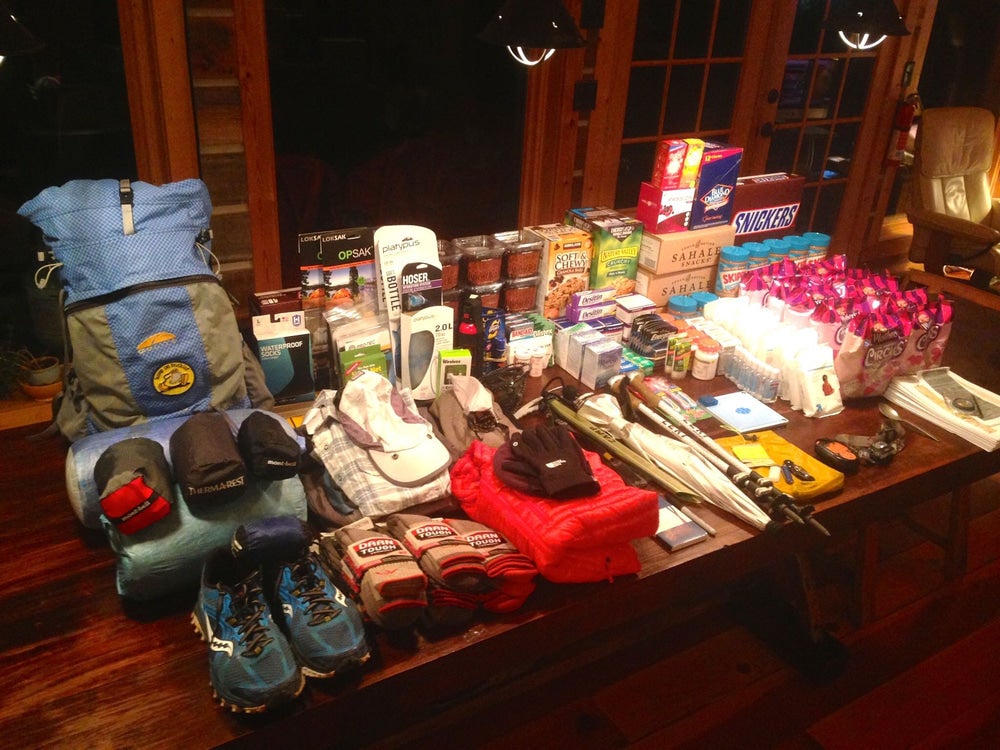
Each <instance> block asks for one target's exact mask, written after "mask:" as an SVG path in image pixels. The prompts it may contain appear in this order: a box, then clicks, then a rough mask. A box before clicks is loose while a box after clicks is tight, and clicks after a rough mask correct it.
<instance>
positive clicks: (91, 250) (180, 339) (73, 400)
mask: <svg viewBox="0 0 1000 750" xmlns="http://www.w3.org/2000/svg"><path fill="white" fill-rule="evenodd" d="M211 212H212V205H211V201H210V199H209V195H208V190H207V188H206V187H205V184H204V183H203V182H202V181H201V180H195V179H192V180H182V181H180V182H175V183H170V184H166V185H162V186H157V185H151V184H148V183H144V182H130V181H129V180H121V181H119V180H74V181H71V182H68V183H66V184H65V185H63V186H61V187H50V188H46V189H45V190H43V191H42V192H41V193H39V194H38V195H37V196H36V197H34V198H32V199H31V200H30V201H28V202H27V203H25V204H24V205H23V206H21V208H20V209H19V210H18V213H19V214H20V215H21V216H23V217H25V218H26V219H28V220H29V221H31V222H32V223H33V224H35V225H36V226H37V227H39V228H40V229H41V230H42V233H43V239H44V241H45V244H46V245H48V246H49V248H50V249H51V250H52V252H53V254H54V255H55V259H56V266H57V267H58V270H59V277H60V279H61V283H62V291H61V295H60V297H61V304H62V312H63V319H64V331H63V333H64V339H65V343H66V357H65V363H66V376H65V382H64V384H63V395H62V397H61V399H60V401H59V403H58V406H57V408H56V413H55V426H56V428H58V430H59V432H61V433H62V434H63V435H64V436H65V437H66V438H68V439H69V440H71V441H72V440H75V439H77V438H79V437H83V436H84V435H88V434H92V433H95V432H101V431H104V430H110V429H115V428H118V427H127V426H130V425H134V424H138V423H141V422H145V421H154V420H160V419H167V418H170V417H176V416H180V415H190V414H193V413H195V412H200V411H208V410H210V409H214V408H218V409H231V408H247V407H250V406H259V407H262V408H270V407H271V406H272V405H273V398H271V395H270V393H269V392H268V391H267V388H266V387H265V386H264V378H263V372H262V371H261V369H260V364H259V363H258V362H257V360H256V359H255V358H254V356H253V354H252V353H251V352H250V350H249V348H248V347H247V346H246V344H245V343H244V341H243V338H242V336H241V335H240V331H239V328H238V326H237V323H236V316H235V314H234V312H233V306H232V303H231V301H230V298H229V295H228V294H227V293H226V291H225V289H224V288H223V287H222V284H221V282H220V280H219V277H218V276H217V274H216V273H215V272H214V271H213V269H212V266H211V263H212V261H213V260H214V256H212V254H211V251H210V247H211V232H210V229H209V218H210V216H211ZM41 283H42V285H44V281H42V282H41Z"/></svg>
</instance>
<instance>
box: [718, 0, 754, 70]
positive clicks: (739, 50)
mask: <svg viewBox="0 0 1000 750" xmlns="http://www.w3.org/2000/svg"><path fill="white" fill-rule="evenodd" d="M750 4H751V2H750V0H729V1H728V2H724V3H723V4H722V7H721V8H719V20H718V21H717V22H716V28H715V46H714V49H713V50H712V56H713V57H742V56H743V48H744V46H745V43H746V37H747V26H749V24H750Z"/></svg>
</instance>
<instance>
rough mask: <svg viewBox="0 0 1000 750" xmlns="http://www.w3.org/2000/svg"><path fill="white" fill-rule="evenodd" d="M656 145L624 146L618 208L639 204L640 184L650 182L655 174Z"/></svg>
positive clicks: (617, 201) (635, 144)
mask: <svg viewBox="0 0 1000 750" xmlns="http://www.w3.org/2000/svg"><path fill="white" fill-rule="evenodd" d="M655 156H656V143H630V144H626V145H624V146H622V149H621V161H620V162H619V165H618V186H617V189H616V190H615V205H616V206H635V205H638V203H639V183H640V182H642V181H643V180H647V181H648V180H649V178H650V176H651V175H652V172H653V158H654V157H655Z"/></svg>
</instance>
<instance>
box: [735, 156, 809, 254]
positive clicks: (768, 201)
mask: <svg viewBox="0 0 1000 750" xmlns="http://www.w3.org/2000/svg"><path fill="white" fill-rule="evenodd" d="M805 184H806V178H805V177H803V176H802V175H798V174H789V173H788V172H774V173H771V174H759V175H750V176H748V177H740V179H739V180H738V181H737V183H736V199H735V201H734V202H733V216H732V224H733V228H734V229H735V230H736V240H737V242H739V243H740V244H742V243H744V242H760V241H761V240H767V239H771V238H777V239H780V238H782V237H784V236H786V235H789V234H795V224H796V222H797V221H798V217H799V208H800V206H801V205H802V190H803V187H804V186H805Z"/></svg>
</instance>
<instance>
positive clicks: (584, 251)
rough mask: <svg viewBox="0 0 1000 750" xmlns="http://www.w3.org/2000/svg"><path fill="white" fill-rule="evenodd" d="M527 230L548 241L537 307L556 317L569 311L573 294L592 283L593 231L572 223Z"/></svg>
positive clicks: (540, 268) (545, 314)
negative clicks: (567, 308)
mask: <svg viewBox="0 0 1000 750" xmlns="http://www.w3.org/2000/svg"><path fill="white" fill-rule="evenodd" d="M525 231H526V232H530V233H531V234H534V235H537V236H538V237H541V238H542V240H544V244H543V245H542V257H541V260H540V261H539V273H540V275H541V279H539V283H538V293H537V297H536V300H535V307H537V308H538V309H539V310H541V311H542V314H543V315H544V316H545V317H546V318H548V319H550V320H552V319H554V318H558V317H560V316H562V315H564V314H565V313H566V305H567V304H568V303H569V299H570V295H572V294H573V293H574V292H582V291H583V290H584V289H587V288H589V286H590V252H591V247H592V245H593V242H592V240H591V239H590V233H589V232H586V231H584V230H582V229H577V228H576V227H574V226H570V225H569V224H539V225H537V226H533V227H525Z"/></svg>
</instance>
